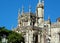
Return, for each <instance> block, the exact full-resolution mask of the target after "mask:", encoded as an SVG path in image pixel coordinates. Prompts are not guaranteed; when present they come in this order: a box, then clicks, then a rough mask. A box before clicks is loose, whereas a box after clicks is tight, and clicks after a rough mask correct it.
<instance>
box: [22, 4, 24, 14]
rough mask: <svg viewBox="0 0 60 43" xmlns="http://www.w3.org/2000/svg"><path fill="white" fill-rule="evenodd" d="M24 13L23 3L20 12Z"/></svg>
mask: <svg viewBox="0 0 60 43" xmlns="http://www.w3.org/2000/svg"><path fill="white" fill-rule="evenodd" d="M23 13H24V7H23V5H22V14H23Z"/></svg>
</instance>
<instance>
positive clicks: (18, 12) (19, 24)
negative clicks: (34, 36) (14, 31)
mask: <svg viewBox="0 0 60 43" xmlns="http://www.w3.org/2000/svg"><path fill="white" fill-rule="evenodd" d="M20 17H21V15H20V9H19V10H18V27H20Z"/></svg>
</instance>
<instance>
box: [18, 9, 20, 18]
mask: <svg viewBox="0 0 60 43" xmlns="http://www.w3.org/2000/svg"><path fill="white" fill-rule="evenodd" d="M19 18H20V8H19V10H18V19H19Z"/></svg>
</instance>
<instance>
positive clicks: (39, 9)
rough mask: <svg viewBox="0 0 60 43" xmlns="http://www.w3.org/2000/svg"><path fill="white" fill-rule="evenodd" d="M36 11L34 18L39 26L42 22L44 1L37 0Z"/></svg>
mask: <svg viewBox="0 0 60 43" xmlns="http://www.w3.org/2000/svg"><path fill="white" fill-rule="evenodd" d="M36 11H37V14H36V16H37V17H38V24H39V25H40V24H42V22H43V21H44V1H42V0H39V2H38V4H37V10H36Z"/></svg>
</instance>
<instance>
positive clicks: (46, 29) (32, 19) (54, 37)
mask: <svg viewBox="0 0 60 43" xmlns="http://www.w3.org/2000/svg"><path fill="white" fill-rule="evenodd" d="M13 31H15V32H18V33H22V35H23V37H24V38H25V43H60V18H58V19H57V22H55V23H51V21H50V18H49V17H48V20H47V21H45V20H44V0H43V1H42V0H39V2H38V4H37V7H36V12H35V13H31V7H30V6H29V12H28V13H26V12H24V7H22V12H21V14H20V10H19V11H18V25H17V28H16V29H14V30H13Z"/></svg>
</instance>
